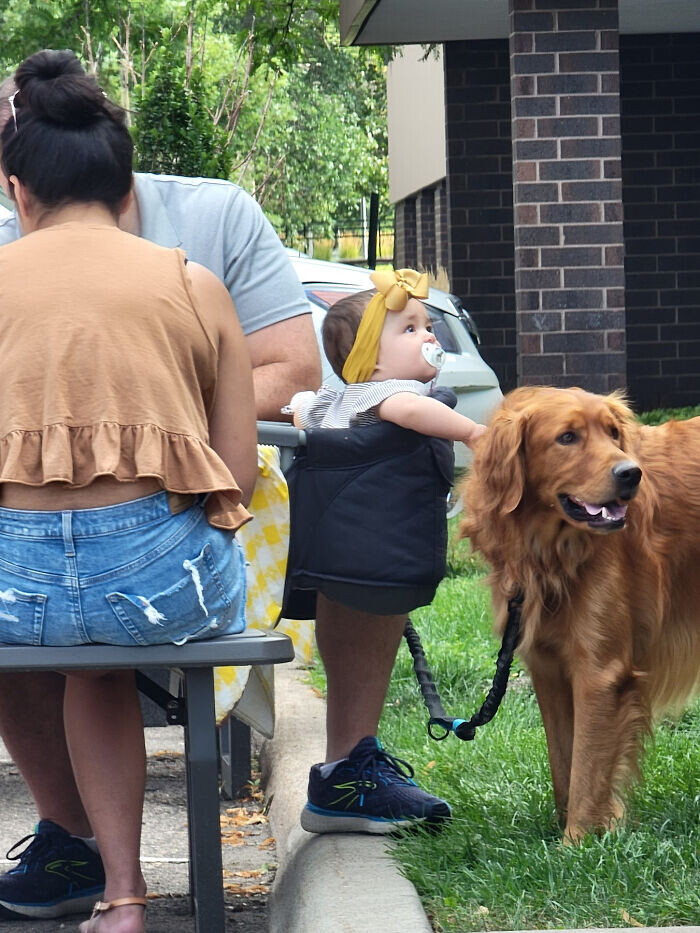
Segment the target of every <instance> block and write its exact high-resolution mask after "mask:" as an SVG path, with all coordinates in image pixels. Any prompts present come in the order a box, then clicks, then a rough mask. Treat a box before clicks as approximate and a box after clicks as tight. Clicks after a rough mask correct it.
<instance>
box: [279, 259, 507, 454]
mask: <svg viewBox="0 0 700 933" xmlns="http://www.w3.org/2000/svg"><path fill="white" fill-rule="evenodd" d="M287 253H288V255H289V257H290V259H291V261H292V265H293V266H294V268H295V270H296V273H297V275H298V276H299V280H300V281H301V284H302V285H303V286H304V290H305V292H306V295H307V297H308V299H309V305H310V307H311V313H312V315H313V321H314V327H315V329H316V336H317V338H318V342H319V346H320V347H321V362H322V366H323V382H324V383H326V384H327V385H332V386H335V385H337V386H338V387H339V386H340V385H341V384H342V383H341V381H340V379H339V378H338V377H337V376H336V375H335V373H334V372H333V370H332V368H331V365H330V363H329V362H328V360H327V359H326V356H325V354H324V352H323V345H322V341H321V325H322V323H323V318H324V317H325V314H326V311H327V310H328V308H329V307H330V306H331V305H332V304H333V303H334V302H336V301H338V300H339V299H341V298H344V297H345V296H346V295H350V294H352V293H353V292H359V291H362V290H363V289H366V288H372V287H373V286H372V282H371V281H370V278H369V276H370V272H371V269H362V268H358V267H356V266H350V265H345V264H344V263H341V262H324V261H322V260H320V259H310V258H309V257H308V256H306V255H305V254H304V253H299V252H296V251H295V250H287ZM425 304H426V306H427V308H428V311H429V313H430V317H431V319H432V321H433V329H434V332H435V336H436V337H437V339H438V340H439V342H440V344H441V346H442V348H443V350H444V351H445V355H446V358H445V364H444V366H443V367H442V369H441V370H440V376H439V378H438V385H443V386H449V387H450V388H451V389H453V390H454V392H455V393H456V395H457V411H459V412H461V413H462V414H463V415H468V416H469V417H470V418H472V419H473V420H474V421H479V422H482V423H484V424H485V423H486V422H488V420H489V419H490V417H491V414H492V413H493V411H494V409H495V408H496V407H497V406H498V404H499V402H500V401H501V399H502V397H503V396H502V394H501V390H500V388H499V385H498V379H497V378H496V374H495V373H494V371H493V370H492V369H491V367H490V366H488V365H487V364H486V363H485V362H484V361H483V360H482V358H481V357H480V356H479V351H478V349H477V344H478V342H479V332H478V330H477V329H476V325H475V324H474V321H473V320H472V318H471V316H470V315H469V313H468V312H467V311H466V310H465V309H464V308H463V307H462V302H461V301H460V300H459V298H457V297H456V296H455V295H448V294H447V293H446V292H442V291H439V290H438V289H436V288H431V289H430V294H429V296H428V298H427V300H426V301H425ZM469 460H470V451H469V449H468V448H467V447H465V446H464V445H463V444H456V445H455V461H456V466H457V467H458V468H462V467H464V466H466V465H467V464H468V463H469Z"/></svg>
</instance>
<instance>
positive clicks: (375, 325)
mask: <svg viewBox="0 0 700 933" xmlns="http://www.w3.org/2000/svg"><path fill="white" fill-rule="evenodd" d="M370 279H371V280H372V282H373V283H374V285H375V287H376V289H377V294H376V295H374V296H373V297H372V299H371V301H370V303H369V304H368V305H367V307H366V308H365V310H364V313H363V315H362V320H361V321H360V326H359V327H358V328H357V333H356V334H355V342H354V343H353V345H352V349H351V350H350V353H349V354H348V358H347V359H346V360H345V365H344V366H343V379H344V380H345V381H346V382H367V380H368V379H370V378H371V376H372V373H373V372H374V370H375V367H376V365H377V355H378V353H379V338H380V337H381V335H382V328H383V327H384V319H385V318H386V312H387V311H403V309H404V308H405V307H406V305H407V304H408V299H409V298H427V297H428V274H427V272H424V273H423V274H422V275H421V273H420V272H416V271H415V270H414V269H397V270H396V271H395V272H373V273H372V274H371V275H370Z"/></svg>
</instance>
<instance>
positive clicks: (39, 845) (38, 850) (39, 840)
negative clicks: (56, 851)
mask: <svg viewBox="0 0 700 933" xmlns="http://www.w3.org/2000/svg"><path fill="white" fill-rule="evenodd" d="M25 842H28V843H29V845H28V846H27V847H26V848H24V849H22V851H21V852H17V849H19V847H20V846H22V845H24V843H25ZM52 848H53V842H52V840H51V837H50V834H49V833H30V834H29V835H28V836H24V838H23V839H20V840H19V842H16V843H15V844H14V845H13V846H11V847H10V848H9V849H8V851H7V854H6V855H5V858H6V859H7V860H8V861H10V862H19V864H20V865H21V866H22V867H24V866H25V865H26V864H27V863H28V862H30V861H32V860H33V859H36V858H38V857H39V856H41V855H43V854H44V853H46V852H49V851H50V850H51V849H52ZM15 852H17V854H16V855H14V854H13V853H15Z"/></svg>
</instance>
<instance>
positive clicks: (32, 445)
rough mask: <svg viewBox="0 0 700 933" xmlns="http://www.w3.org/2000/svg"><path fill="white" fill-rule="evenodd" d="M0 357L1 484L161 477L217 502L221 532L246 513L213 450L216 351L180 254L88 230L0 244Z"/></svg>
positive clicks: (213, 508)
mask: <svg viewBox="0 0 700 933" xmlns="http://www.w3.org/2000/svg"><path fill="white" fill-rule="evenodd" d="M232 310H233V309H232ZM0 360H2V365H0V482H15V483H24V484H26V485H29V486H42V485H44V484H45V483H49V482H54V481H57V480H60V481H64V482H67V483H70V484H71V485H73V486H86V485H88V484H89V483H90V482H91V481H92V480H93V479H95V477H97V476H114V477H116V479H118V480H125V481H128V480H134V479H142V478H145V477H156V478H157V479H159V480H160V481H161V482H162V484H163V488H164V489H167V490H169V491H171V492H179V493H211V495H210V496H209V498H208V499H207V517H208V520H209V522H210V523H211V524H212V525H216V526H217V527H219V528H229V529H235V528H237V527H239V526H240V525H242V524H243V523H244V522H245V521H247V520H248V519H249V518H250V515H249V513H248V512H247V511H246V509H245V508H244V507H243V506H242V505H241V491H240V489H239V487H238V485H237V483H236V481H235V479H234V477H233V476H232V474H231V472H230V471H229V469H228V467H227V466H226V464H225V463H224V462H223V460H222V459H221V458H220V457H219V455H218V454H217V453H216V451H214V450H213V449H212V448H211V447H210V446H209V432H208V420H207V414H208V412H209V410H210V408H211V405H212V403H213V399H214V393H215V390H216V374H217V362H218V342H217V337H216V334H214V333H210V332H209V331H208V330H207V326H206V324H205V322H204V319H203V318H202V317H201V316H200V314H199V311H198V309H197V307H196V303H195V300H194V297H193V295H192V293H191V290H190V286H189V279H188V276H187V271H186V266H185V262H184V255H183V253H182V252H181V251H180V250H167V249H163V248H161V247H159V246H155V245H154V244H152V243H148V242H146V241H145V240H141V239H138V238H137V237H133V236H131V235H129V234H127V233H123V232H121V231H119V230H118V229H116V228H113V227H109V226H103V225H98V224H94V225H93V224H81V223H67V224H60V225H57V226H53V227H48V228H46V229H44V230H39V231H36V232H34V233H31V234H29V235H28V236H26V237H23V238H22V239H20V240H17V241H16V242H14V243H11V244H8V245H7V246H3V247H1V248H0Z"/></svg>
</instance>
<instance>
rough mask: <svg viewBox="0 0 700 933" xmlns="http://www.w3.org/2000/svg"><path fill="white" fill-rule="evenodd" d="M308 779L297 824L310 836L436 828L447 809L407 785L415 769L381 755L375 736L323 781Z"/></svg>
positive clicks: (316, 771) (317, 770)
mask: <svg viewBox="0 0 700 933" xmlns="http://www.w3.org/2000/svg"><path fill="white" fill-rule="evenodd" d="M322 768H323V765H320V764H319V765H314V766H313V767H312V769H311V773H310V774H309V795H308V801H307V804H306V806H305V807H304V809H303V810H302V811H301V825H302V827H303V828H304V829H305V830H306V831H307V832H310V833H392V832H396V830H398V829H403V828H405V827H408V826H415V825H416V824H423V825H426V826H429V827H431V828H438V827H439V826H440V825H441V824H442V823H444V822H445V821H446V820H449V818H450V817H451V815H452V811H451V810H450V805H449V804H448V803H447V802H446V801H444V800H441V799H440V798H439V797H432V796H431V795H430V794H426V792H425V791H423V790H421V789H420V787H418V785H417V784H416V783H415V781H413V780H411V778H412V777H413V768H412V767H411V766H410V765H409V764H408V763H407V762H405V761H402V760H401V759H400V758H394V756H393V755H390V754H389V753H388V752H386V751H384V749H383V748H382V746H381V744H380V743H379V741H378V740H377V739H376V738H375V736H373V735H368V736H366V737H365V738H364V739H362V740H361V741H360V742H358V743H357V745H356V746H355V748H353V750H352V751H351V752H350V754H349V756H348V757H347V758H346V759H344V760H343V761H341V762H339V763H338V764H337V765H336V766H335V768H333V770H332V771H331V773H330V774H328V775H327V776H326V777H323V773H322V770H321V769H322Z"/></svg>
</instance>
